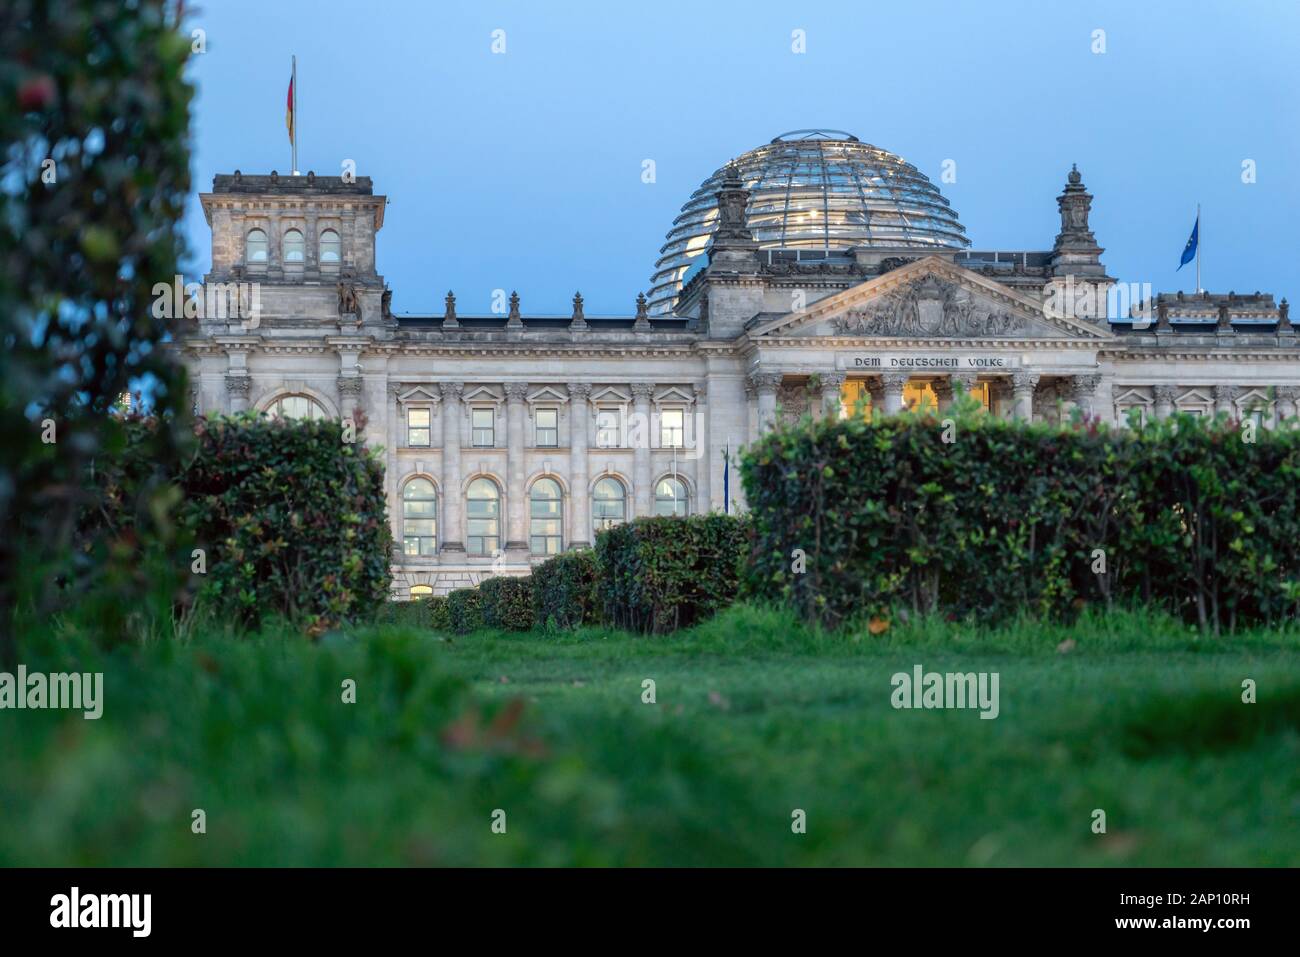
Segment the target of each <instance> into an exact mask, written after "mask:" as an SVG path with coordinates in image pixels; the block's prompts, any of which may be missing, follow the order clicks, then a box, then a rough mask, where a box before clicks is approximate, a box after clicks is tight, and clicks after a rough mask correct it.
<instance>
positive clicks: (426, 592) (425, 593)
mask: <svg viewBox="0 0 1300 957" xmlns="http://www.w3.org/2000/svg"><path fill="white" fill-rule="evenodd" d="M432 597H433V586H432V585H412V586H411V601H419V600H420V599H421V598H432Z"/></svg>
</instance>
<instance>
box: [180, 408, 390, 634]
mask: <svg viewBox="0 0 1300 957" xmlns="http://www.w3.org/2000/svg"><path fill="white" fill-rule="evenodd" d="M197 435H198V444H199V447H198V452H197V454H196V455H195V457H194V459H193V461H192V462H191V463H190V464H189V466H188V468H186V470H185V471H184V472H183V474H182V475H181V477H180V483H179V484H180V486H181V489H182V492H183V495H184V504H183V506H182V515H183V520H184V522H185V524H186V526H187V527H188V528H189V529H190V531H191V532H192V533H193V536H194V539H195V541H196V542H197V543H198V546H199V547H200V548H203V549H204V550H205V552H206V561H207V572H206V575H204V576H200V577H201V581H202V584H201V586H200V600H201V601H203V602H204V604H206V605H207V606H208V608H209V609H210V610H212V611H214V612H216V613H217V614H219V615H221V616H223V617H230V618H234V619H237V620H239V621H240V622H241V623H242V624H245V625H248V626H251V627H255V626H256V625H257V624H258V622H259V621H260V620H261V618H262V617H263V616H265V615H268V614H278V615H282V616H284V617H286V618H288V619H291V620H293V621H296V622H299V623H300V624H302V625H303V627H304V628H305V630H306V631H307V632H308V633H309V634H319V633H320V632H321V631H323V630H324V629H325V628H328V627H332V626H333V625H335V624H337V623H338V622H340V621H344V620H356V619H359V618H363V617H370V616H372V615H373V614H374V613H375V612H376V611H378V609H379V608H380V606H381V605H382V603H383V602H385V601H386V600H387V598H388V590H389V583H390V576H389V561H390V559H391V556H392V535H391V532H390V529H389V524H388V517H387V514H386V496H385V494H384V469H383V465H382V464H381V462H380V461H379V459H377V458H376V457H375V456H374V455H373V454H372V453H370V452H369V451H368V450H367V449H366V448H365V447H364V446H361V445H357V444H353V443H349V442H345V441H343V438H344V435H343V429H342V426H341V425H340V423H339V422H336V421H317V422H304V421H288V420H284V419H268V418H265V417H259V416H256V415H253V414H251V413H244V414H241V415H238V416H232V417H228V418H215V419H202V420H200V421H199V423H198V425H197Z"/></svg>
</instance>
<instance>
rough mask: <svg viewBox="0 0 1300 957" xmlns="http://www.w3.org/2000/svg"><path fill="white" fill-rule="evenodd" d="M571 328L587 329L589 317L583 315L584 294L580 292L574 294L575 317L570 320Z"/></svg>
mask: <svg viewBox="0 0 1300 957" xmlns="http://www.w3.org/2000/svg"><path fill="white" fill-rule="evenodd" d="M569 328H570V329H586V328H587V317H586V316H585V315H584V314H583V311H582V293H580V292H575V293H574V294H573V315H572V317H570V319H569Z"/></svg>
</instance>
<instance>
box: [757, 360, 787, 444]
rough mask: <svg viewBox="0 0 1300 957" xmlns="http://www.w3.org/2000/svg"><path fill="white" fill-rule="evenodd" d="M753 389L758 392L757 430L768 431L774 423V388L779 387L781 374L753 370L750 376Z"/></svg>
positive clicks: (760, 431)
mask: <svg viewBox="0 0 1300 957" xmlns="http://www.w3.org/2000/svg"><path fill="white" fill-rule="evenodd" d="M750 379H751V380H752V381H753V383H754V391H755V392H756V393H758V431H759V433H760V434H761V433H763V432H770V431H771V430H772V428H773V426H775V425H776V390H777V389H779V388H780V387H781V375H780V373H776V372H755V373H753V374H752V375H751V376H750Z"/></svg>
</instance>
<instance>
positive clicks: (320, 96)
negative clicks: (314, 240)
mask: <svg viewBox="0 0 1300 957" xmlns="http://www.w3.org/2000/svg"><path fill="white" fill-rule="evenodd" d="M187 27H189V28H193V27H202V28H203V29H204V30H205V31H206V36H207V52H206V53H204V54H202V55H200V56H197V57H195V58H194V65H193V67H192V76H193V79H194V81H195V82H196V84H197V87H198V96H197V98H196V101H195V102H196V105H195V123H194V147H195V152H194V161H193V163H194V183H195V186H196V187H197V189H196V197H195V199H194V200H193V202H192V203H191V208H190V211H189V217H188V220H187V223H186V231H187V234H188V236H189V238H190V242H191V245H192V247H193V249H194V260H193V263H192V264H191V265H192V270H191V271H192V272H195V273H201V272H203V271H204V270H206V268H207V265H208V242H209V235H208V230H207V226H206V224H205V223H204V221H203V214H202V210H201V208H200V207H199V204H198V200H197V192H198V191H199V190H207V189H210V188H211V184H212V176H213V174H214V173H218V172H232V171H234V170H235V169H236V168H238V169H241V170H243V171H244V172H246V173H266V172H270V170H271V169H277V170H279V171H280V172H281V173H284V172H287V171H288V170H289V167H290V164H289V144H288V140H287V136H286V133H285V127H284V101H285V90H286V87H287V84H288V78H289V58H290V55H291V54H297V56H298V82H299V112H300V114H301V115H300V131H301V135H300V148H299V166H300V168H301V169H302V170H303V171H304V172H305V171H306V170H308V169H312V170H315V171H316V172H317V173H319V174H333V175H338V174H339V172H340V171H341V164H342V162H343V161H344V160H345V159H353V160H355V161H356V164H357V172H358V173H359V174H361V175H369V176H371V177H373V178H374V182H375V189H376V191H377V192H379V193H382V194H385V195H387V196H388V198H389V205H388V209H387V213H386V221H385V226H384V229H383V231H382V232H381V233H380V234H379V251H378V255H379V268H380V271H381V272H382V273H383V275H384V277H385V278H386V279H387V281H388V282H389V284H390V285H391V286H392V287H393V290H394V293H393V309H394V311H395V312H398V313H427V312H441V309H442V299H443V296H444V295H445V293H446V291H447V290H448V289H449V288H451V289H454V290H455V291H456V294H457V300H458V308H459V309H460V311H461V312H462V313H471V312H487V311H488V310H489V307H490V303H491V297H492V292H493V290H494V289H498V288H502V289H506V290H511V289H517V290H518V291H519V293H520V296H521V299H522V307H523V311H524V313H525V314H543V313H563V314H567V312H568V311H569V302H570V299H571V297H572V295H573V292H574V290H575V289H581V291H582V293H583V296H584V298H585V300H586V311H587V313H588V314H589V315H606V314H630V313H631V311H632V309H633V306H634V300H635V298H636V294H637V292H638V291H640V290H642V289H645V288H647V286H648V282H647V280H648V278H649V276H650V273H651V270H652V267H653V264H654V261H655V259H656V258H657V256H658V249H659V246H660V245H661V244H662V242H663V239H664V234H665V233H666V232H667V230H668V228H669V226H670V224H671V222H672V220H673V218H674V217H675V216H676V215H677V212H678V210H679V209H680V207H681V205H682V203H683V202H685V200H686V199H687V197H688V196H689V195H690V194H691V192H692V191H693V190H694V189H695V188H696V187H697V186H698V185H699V183H700V182H701V181H702V180H703V179H705V177H707V176H708V175H709V173H711V172H712V171H713V170H714V169H716V168H717V167H719V166H721V165H722V164H723V163H725V162H726V161H727V160H728V159H729V158H731V157H732V156H735V155H737V154H739V153H742V152H744V151H745V150H747V149H750V148H752V147H754V146H757V145H759V144H761V143H765V142H767V141H768V140H770V139H771V138H772V137H773V136H776V135H777V134H779V133H782V132H785V131H787V130H794V129H800V128H805V127H831V128H836V129H843V130H848V131H849V132H851V133H854V134H855V135H857V136H858V137H859V138H860V139H862V140H864V141H866V142H869V143H873V144H874V145H876V146H879V147H881V148H884V149H887V150H890V151H892V152H895V153H898V154H899V155H901V156H903V157H904V158H906V159H907V160H909V161H910V162H912V163H913V164H915V165H916V166H917V167H918V168H919V169H920V170H921V171H922V172H924V173H925V174H926V175H927V176H929V177H930V178H931V179H932V180H934V181H935V182H936V183H938V182H939V178H940V174H941V172H942V164H943V162H944V160H946V159H952V160H955V161H956V164H957V166H956V170H957V181H956V182H955V183H951V184H946V183H944V184H940V188H941V189H942V190H943V192H944V195H946V196H947V197H948V199H949V200H950V201H951V202H952V204H953V206H954V208H955V209H956V210H957V212H958V214H959V216H960V218H961V221H962V223H963V225H964V226H965V227H966V231H967V235H968V236H969V237H970V238H971V240H972V243H973V245H972V248H975V249H1048V248H1050V246H1051V243H1052V239H1053V237H1054V236H1055V235H1056V232H1057V228H1058V225H1059V217H1058V213H1057V209H1056V202H1055V197H1056V196H1057V194H1058V193H1059V192H1060V190H1061V187H1062V186H1063V184H1064V182H1065V175H1066V173H1067V171H1068V170H1069V168H1070V164H1071V163H1072V162H1077V163H1078V164H1079V169H1080V171H1081V172H1082V173H1083V177H1084V183H1085V184H1086V185H1087V186H1088V188H1089V190H1090V191H1091V192H1092V193H1093V194H1094V196H1095V200H1094V203H1093V217H1092V221H1093V229H1094V231H1095V233H1096V234H1097V238H1098V241H1099V242H1100V244H1101V245H1102V246H1104V247H1105V249H1106V252H1105V253H1104V255H1103V262H1104V263H1105V264H1106V265H1107V267H1108V269H1109V271H1110V274H1111V275H1113V276H1116V277H1118V278H1120V279H1123V280H1125V281H1135V282H1150V283H1151V284H1152V286H1153V287H1154V289H1155V290H1156V291H1170V290H1178V289H1184V290H1187V291H1192V290H1193V289H1194V288H1195V276H1194V272H1193V270H1192V269H1191V267H1190V266H1189V267H1187V268H1185V269H1184V270H1183V271H1182V272H1181V273H1175V268H1176V267H1177V265H1178V257H1179V254H1180V253H1181V252H1182V249H1183V245H1184V243H1185V242H1186V240H1187V236H1188V233H1189V232H1190V230H1191V226H1192V220H1193V217H1194V215H1195V207H1196V203H1197V202H1200V203H1201V204H1202V210H1203V219H1202V233H1201V238H1202V258H1203V283H1204V285H1205V286H1206V287H1207V288H1209V289H1210V290H1211V291H1221V292H1226V291H1228V290H1230V289H1232V290H1236V291H1237V292H1247V291H1253V290H1255V289H1261V290H1265V291H1270V292H1273V293H1274V294H1275V295H1277V296H1278V297H1279V298H1280V297H1281V296H1282V295H1286V296H1288V297H1289V298H1290V299H1292V300H1294V299H1296V297H1297V296H1298V295H1300V281H1297V280H1298V279H1300V265H1298V263H1297V260H1298V254H1300V242H1298V241H1297V229H1296V224H1297V223H1300V179H1298V177H1297V174H1298V173H1300V169H1298V168H1297V167H1298V166H1300V162H1298V159H1300V123H1298V122H1297V112H1296V104H1297V102H1300V71H1297V70H1296V62H1297V48H1298V47H1300V39H1298V38H1300V4H1297V3H1295V2H1294V0H1277V2H1244V0H1238V2H1222V3H1210V2H1195V0H1182V2H1165V0H1159V2H1143V3H1140V4H1139V3H1135V2H1133V0H1128V2H1115V3H1111V2H1078V3H1068V4H1067V3H1047V2H1041V0H1039V2H1016V0H998V2H996V3H992V2H978V3H974V2H956V0H953V2H944V0H929V2H914V3H907V4H900V3H894V4H884V3H876V2H853V3H830V2H826V3H817V4H805V3H793V2H784V3H779V2H767V0H745V2H734V0H717V2H714V0H711V2H708V3H703V2H699V0H695V2H675V0H674V2H660V3H645V4H642V3H637V4H635V5H633V4H612V3H609V2H603V3H586V2H556V3H553V4H551V3H548V4H539V3H527V2H508V3H506V2H502V3H491V2H474V3H446V2H437V3H434V2H398V0H367V2H356V0H351V2H335V0H313V2H288V0H259V2H251V0H208V3H206V4H205V5H203V7H202V8H200V9H197V10H195V11H194V12H192V13H191V14H189V16H188V18H187ZM498 29H500V30H504V31H505V41H506V52H505V53H504V54H494V53H492V49H491V47H492V33H493V31H494V30H498ZM796 29H798V30H803V31H804V32H805V36H806V45H807V52H806V53H802V54H796V53H793V52H792V50H791V42H792V41H791V35H792V31H794V30H796ZM1095 30H1104V31H1105V47H1106V52H1105V53H1102V54H1096V53H1093V52H1092V46H1093V44H1094V41H1093V31H1095ZM645 159H653V160H654V162H655V166H656V174H657V181H656V182H655V183H653V184H646V183H643V182H642V177H641V171H642V162H643V161H644V160H645ZM1245 160H1253V161H1254V163H1255V169H1256V182H1254V183H1252V184H1246V183H1243V182H1242V163H1243V161H1245Z"/></svg>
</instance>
